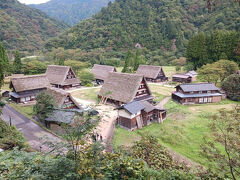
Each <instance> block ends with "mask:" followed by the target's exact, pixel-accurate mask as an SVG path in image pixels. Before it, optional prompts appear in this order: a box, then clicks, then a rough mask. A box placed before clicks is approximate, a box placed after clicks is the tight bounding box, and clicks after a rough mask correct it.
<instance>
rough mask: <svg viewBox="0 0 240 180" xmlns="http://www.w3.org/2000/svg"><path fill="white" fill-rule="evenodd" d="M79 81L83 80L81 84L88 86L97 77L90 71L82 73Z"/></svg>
mask: <svg viewBox="0 0 240 180" xmlns="http://www.w3.org/2000/svg"><path fill="white" fill-rule="evenodd" d="M79 79H80V80H81V84H82V85H83V86H87V85H89V84H91V83H92V81H94V79H95V77H94V74H93V73H91V72H88V71H81V72H80V73H79Z"/></svg>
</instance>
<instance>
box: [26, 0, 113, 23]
mask: <svg viewBox="0 0 240 180" xmlns="http://www.w3.org/2000/svg"><path fill="white" fill-rule="evenodd" d="M109 1H110V0H51V1H49V2H46V3H43V4H32V5H30V6H31V7H34V8H37V9H39V10H41V11H43V12H45V13H46V14H47V15H49V16H51V17H54V18H57V19H59V20H61V21H63V22H65V23H67V24H69V25H71V26H72V25H75V24H77V23H79V22H80V21H81V20H83V19H87V18H90V17H91V16H92V15H94V14H96V13H98V12H99V11H100V10H101V8H102V7H105V6H107V4H108V2H109Z"/></svg>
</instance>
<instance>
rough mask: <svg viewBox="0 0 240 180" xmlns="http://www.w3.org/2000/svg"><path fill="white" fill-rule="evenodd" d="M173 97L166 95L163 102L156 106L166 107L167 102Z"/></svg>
mask: <svg viewBox="0 0 240 180" xmlns="http://www.w3.org/2000/svg"><path fill="white" fill-rule="evenodd" d="M170 99H171V97H165V98H164V99H163V100H162V101H161V102H159V103H158V104H157V105H156V107H158V108H160V109H164V106H165V104H167V103H168V101H169V100H170Z"/></svg>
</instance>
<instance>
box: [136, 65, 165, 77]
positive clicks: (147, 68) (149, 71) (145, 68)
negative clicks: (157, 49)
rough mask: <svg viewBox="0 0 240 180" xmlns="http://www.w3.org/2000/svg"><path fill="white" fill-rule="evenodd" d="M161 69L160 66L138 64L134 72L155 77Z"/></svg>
mask: <svg viewBox="0 0 240 180" xmlns="http://www.w3.org/2000/svg"><path fill="white" fill-rule="evenodd" d="M161 70H162V67H161V66H152V65H140V66H139V67H138V69H137V72H136V74H139V75H143V76H144V77H146V78H151V79H156V78H157V76H158V74H159V73H160V71H161Z"/></svg>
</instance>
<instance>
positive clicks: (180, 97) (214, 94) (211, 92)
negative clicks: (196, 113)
mask: <svg viewBox="0 0 240 180" xmlns="http://www.w3.org/2000/svg"><path fill="white" fill-rule="evenodd" d="M172 99H173V100H175V101H177V102H179V103H181V104H203V103H216V102H220V101H221V100H222V94H221V93H220V90H219V89H218V88H217V87H216V86H215V85H213V84H210V83H198V84H181V85H178V86H176V92H173V93H172Z"/></svg>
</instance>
